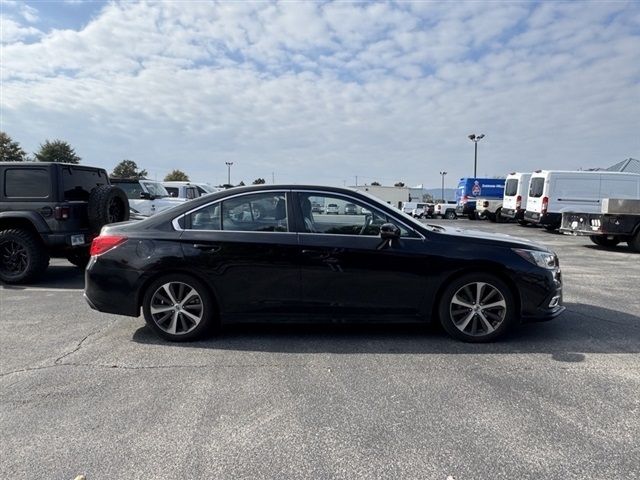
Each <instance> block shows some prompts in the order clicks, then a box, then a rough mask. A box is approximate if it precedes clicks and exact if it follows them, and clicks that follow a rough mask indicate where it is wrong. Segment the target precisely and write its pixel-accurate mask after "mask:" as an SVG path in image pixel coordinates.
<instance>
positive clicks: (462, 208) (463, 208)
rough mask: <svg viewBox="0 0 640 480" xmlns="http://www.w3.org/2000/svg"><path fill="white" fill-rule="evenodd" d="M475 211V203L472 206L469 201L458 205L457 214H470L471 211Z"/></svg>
mask: <svg viewBox="0 0 640 480" xmlns="http://www.w3.org/2000/svg"><path fill="white" fill-rule="evenodd" d="M475 211H476V205H475V203H474V204H473V205H472V206H470V205H469V204H468V203H465V204H464V205H458V206H457V207H456V215H469V214H471V213H474V212H475Z"/></svg>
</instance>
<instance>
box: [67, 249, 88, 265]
mask: <svg viewBox="0 0 640 480" xmlns="http://www.w3.org/2000/svg"><path fill="white" fill-rule="evenodd" d="M67 260H69V262H71V263H73V264H74V265H75V266H76V267H78V268H81V269H82V270H84V269H85V268H87V264H88V263H89V260H91V255H89V250H87V249H76V250H73V251H72V252H69V253H68V254H67Z"/></svg>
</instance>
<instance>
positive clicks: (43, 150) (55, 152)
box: [35, 140, 82, 164]
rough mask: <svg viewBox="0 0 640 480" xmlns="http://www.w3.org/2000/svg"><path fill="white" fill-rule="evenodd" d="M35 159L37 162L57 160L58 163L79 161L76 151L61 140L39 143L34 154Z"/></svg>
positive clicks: (76, 162)
mask: <svg viewBox="0 0 640 480" xmlns="http://www.w3.org/2000/svg"><path fill="white" fill-rule="evenodd" d="M35 157H36V160H37V161H39V162H58V163H74V164H78V163H80V160H82V158H80V157H79V156H78V155H77V154H76V151H75V150H74V149H73V148H71V145H69V144H68V143H67V142H65V141H62V140H54V141H52V142H51V141H49V140H46V141H45V142H44V144H41V145H40V150H39V151H38V152H36V154H35Z"/></svg>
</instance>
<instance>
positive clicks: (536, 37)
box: [0, 2, 640, 184]
mask: <svg viewBox="0 0 640 480" xmlns="http://www.w3.org/2000/svg"><path fill="white" fill-rule="evenodd" d="M34 15H35V12H34ZM638 17H639V15H638V7H636V6H634V5H633V4H613V5H609V4H606V5H600V4H595V5H594V4H590V6H589V8H585V7H584V5H580V4H578V5H574V4H549V3H543V4H539V5H538V4H535V5H527V4H504V5H495V4H481V3H478V2H473V3H469V2H467V3H464V4H448V3H446V4H445V3H427V2H424V3H418V2H414V3H407V4H400V5H397V4H386V3H374V4H365V5H360V4H350V3H341V2H336V3H328V4H319V3H313V2H286V3H279V4H271V3H248V2H243V3H239V2H238V3H221V4H215V3H209V2H189V3H184V2H182V3H178V2H159V3H129V2H126V3H111V4H108V5H107V6H105V7H104V8H103V9H102V11H101V12H100V14H99V15H98V16H97V17H96V18H95V19H93V20H92V21H90V22H88V24H87V25H86V27H84V28H83V29H82V30H80V31H73V30H53V31H50V32H47V33H46V34H42V32H39V31H38V30H37V29H36V28H35V27H33V26H29V25H28V24H26V23H24V22H22V23H21V22H20V21H18V20H16V18H17V17H16V16H13V17H12V18H11V19H8V20H7V23H6V25H8V27H7V28H6V30H5V23H4V22H5V20H4V18H3V38H2V39H3V42H4V43H5V46H4V47H3V62H2V63H3V65H2V67H3V68H2V78H3V89H2V98H1V99H0V100H1V106H2V118H3V122H2V126H1V127H0V128H1V129H2V130H6V131H8V132H9V133H10V134H11V135H12V136H13V137H14V138H15V139H17V140H19V141H21V142H22V143H23V145H24V146H25V147H26V148H27V149H30V150H33V149H35V148H36V147H37V145H38V143H40V142H41V141H43V140H44V139H45V138H53V137H62V138H65V139H67V140H69V141H70V142H71V143H72V144H74V146H76V149H77V150H78V151H79V152H80V154H81V155H83V156H84V158H85V161H86V162H87V163H95V164H100V165H103V166H105V167H107V168H112V167H113V165H114V164H115V163H116V162H117V161H119V160H120V159H122V158H125V157H126V158H133V159H135V160H136V161H138V163H139V164H141V165H142V166H143V167H144V168H147V170H150V171H151V172H152V173H157V174H158V175H160V176H161V175H163V174H164V173H165V172H166V171H167V170H170V169H171V168H172V167H173V166H175V163H176V162H179V163H180V166H181V167H182V168H184V169H185V170H187V171H188V172H189V173H191V174H192V176H195V175H197V176H200V177H202V178H204V180H210V181H214V182H215V181H220V180H221V179H222V177H223V176H224V174H225V173H226V170H225V167H224V161H225V160H233V161H234V162H235V165H234V177H236V176H237V180H240V179H244V180H245V182H249V181H251V180H253V178H256V177H265V178H268V177H270V172H272V171H275V172H276V177H277V179H280V180H283V181H301V182H303V181H305V182H309V181H321V182H329V183H338V184H341V183H342V179H345V180H346V181H348V182H349V183H350V182H351V179H352V177H353V176H354V175H359V176H360V177H365V181H373V180H375V179H378V180H382V181H385V182H386V181H389V180H388V179H403V180H404V181H406V182H409V183H426V184H432V183H437V181H439V180H438V178H437V176H436V174H437V171H438V169H439V168H441V167H442V165H443V164H444V165H447V168H448V170H449V171H450V172H451V175H452V176H451V177H450V178H454V177H455V176H457V175H460V176H461V175H463V174H468V173H469V167H470V164H471V163H470V162H469V160H470V159H471V158H472V145H471V144H470V142H469V141H468V140H466V135H467V134H468V133H470V132H471V131H477V132H480V131H482V132H483V133H485V134H486V135H487V137H486V138H485V139H484V140H483V142H482V143H481V144H480V171H481V172H482V173H487V174H491V175H493V174H503V173H505V172H508V171H511V170H514V169H534V168H539V167H555V166H562V167H564V168H576V167H580V166H585V167H587V166H603V165H608V164H612V163H614V162H615V161H617V160H620V159H621V158H624V157H627V156H633V155H636V156H637V155H638V151H639V150H640V142H639V140H638V137H637V134H636V133H635V131H634V130H635V124H636V123H637V118H638V114H639V113H640V111H639V108H640V107H639V106H638V105H639V104H640V102H639V101H638V100H640V91H639V89H638V81H639V79H640V52H639V51H638V47H637V45H638V27H637V26H638ZM22 18H23V20H24V21H26V18H25V17H24V16H23V17H22ZM9 22H10V23H9ZM30 29H32V30H30ZM26 38H30V39H31V40H34V39H35V40H37V41H31V42H30V43H29V44H24V43H21V41H23V40H24V39H26ZM634 100H635V101H634ZM367 177H369V178H368V179H367Z"/></svg>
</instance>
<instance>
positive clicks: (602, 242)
mask: <svg viewBox="0 0 640 480" xmlns="http://www.w3.org/2000/svg"><path fill="white" fill-rule="evenodd" d="M589 239H590V240H591V241H592V242H593V243H595V244H596V245H599V246H601V247H608V248H612V247H615V246H616V245H618V244H619V243H620V240H619V239H617V238H615V237H614V238H607V237H606V236H605V235H590V236H589Z"/></svg>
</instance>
